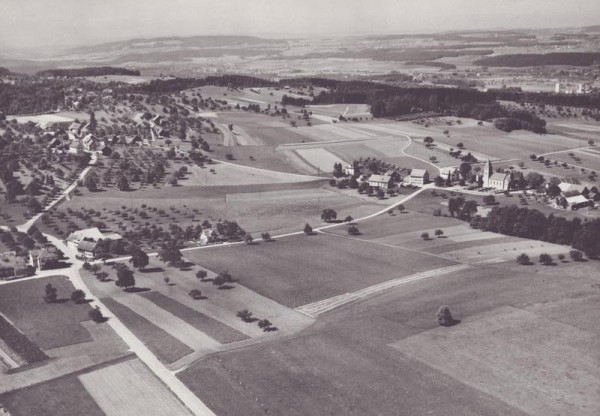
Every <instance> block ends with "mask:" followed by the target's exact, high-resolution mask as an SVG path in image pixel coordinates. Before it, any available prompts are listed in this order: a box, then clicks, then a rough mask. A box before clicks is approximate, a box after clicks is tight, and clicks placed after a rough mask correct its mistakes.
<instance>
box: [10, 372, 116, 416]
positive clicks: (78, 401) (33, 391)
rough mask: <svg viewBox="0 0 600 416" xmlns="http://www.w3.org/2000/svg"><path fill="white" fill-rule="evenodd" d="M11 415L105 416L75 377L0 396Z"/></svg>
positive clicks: (59, 379) (71, 376) (58, 379)
mask: <svg viewBox="0 0 600 416" xmlns="http://www.w3.org/2000/svg"><path fill="white" fill-rule="evenodd" d="M0 403H1V404H2V405H4V407H6V409H8V411H9V412H10V414H11V415H12V416H37V415H53V416H54V415H56V416H72V415H82V414H85V415H89V416H106V414H105V413H104V412H103V411H102V410H101V409H100V407H99V406H98V405H97V404H96V402H95V401H94V399H93V398H92V396H91V395H90V394H89V393H88V391H87V390H86V389H85V387H84V386H83V384H82V383H81V381H79V380H78V378H77V376H76V375H69V376H65V377H61V378H56V379H54V380H51V381H47V382H45V383H41V384H36V385H33V386H31V387H26V388H24V389H21V390H16V391H13V392H10V393H6V394H3V395H0Z"/></svg>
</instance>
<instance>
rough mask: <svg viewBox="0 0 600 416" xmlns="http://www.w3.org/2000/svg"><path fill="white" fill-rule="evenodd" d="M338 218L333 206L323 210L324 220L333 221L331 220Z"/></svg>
mask: <svg viewBox="0 0 600 416" xmlns="http://www.w3.org/2000/svg"><path fill="white" fill-rule="evenodd" d="M336 218H337V212H335V211H334V210H333V209H331V208H326V209H324V210H323V212H322V213H321V219H322V220H323V221H327V222H329V221H331V220H335V219H336Z"/></svg>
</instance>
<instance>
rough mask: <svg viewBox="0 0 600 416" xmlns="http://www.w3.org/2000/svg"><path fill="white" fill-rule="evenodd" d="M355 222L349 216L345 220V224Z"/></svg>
mask: <svg viewBox="0 0 600 416" xmlns="http://www.w3.org/2000/svg"><path fill="white" fill-rule="evenodd" d="M352 221H354V218H352V216H350V215H348V216H347V217H346V218H344V222H352Z"/></svg>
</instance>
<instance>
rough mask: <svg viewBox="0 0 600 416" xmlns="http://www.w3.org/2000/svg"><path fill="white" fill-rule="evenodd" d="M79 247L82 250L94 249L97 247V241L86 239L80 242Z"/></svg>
mask: <svg viewBox="0 0 600 416" xmlns="http://www.w3.org/2000/svg"><path fill="white" fill-rule="evenodd" d="M77 249H78V250H81V251H94V250H95V249H96V243H95V242H93V241H87V240H84V241H82V242H80V243H79V245H78V246H77Z"/></svg>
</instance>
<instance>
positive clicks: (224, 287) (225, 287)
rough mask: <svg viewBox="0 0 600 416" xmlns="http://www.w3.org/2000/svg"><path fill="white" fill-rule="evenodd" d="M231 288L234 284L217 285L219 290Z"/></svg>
mask: <svg viewBox="0 0 600 416" xmlns="http://www.w3.org/2000/svg"><path fill="white" fill-rule="evenodd" d="M233 288H235V286H232V285H227V284H225V285H221V286H219V290H231V289H233Z"/></svg>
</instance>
